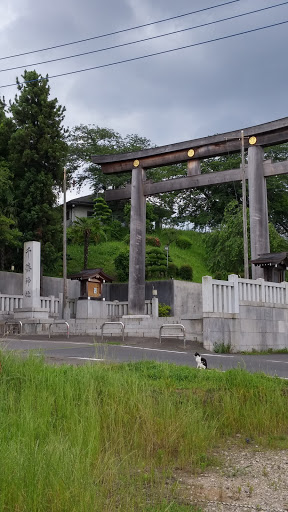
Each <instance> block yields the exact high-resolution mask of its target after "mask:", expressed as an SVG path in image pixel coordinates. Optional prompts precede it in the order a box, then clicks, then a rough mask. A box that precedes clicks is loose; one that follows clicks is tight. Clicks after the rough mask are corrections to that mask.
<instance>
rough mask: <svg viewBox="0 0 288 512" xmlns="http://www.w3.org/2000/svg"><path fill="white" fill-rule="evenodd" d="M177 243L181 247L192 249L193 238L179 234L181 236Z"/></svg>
mask: <svg viewBox="0 0 288 512" xmlns="http://www.w3.org/2000/svg"><path fill="white" fill-rule="evenodd" d="M176 245H177V247H179V248H180V249H190V247H191V246H192V242H191V240H189V238H186V237H185V236H179V238H177V239H176Z"/></svg>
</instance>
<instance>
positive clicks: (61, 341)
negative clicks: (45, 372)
mask: <svg viewBox="0 0 288 512" xmlns="http://www.w3.org/2000/svg"><path fill="white" fill-rule="evenodd" d="M6 341H26V342H29V343H30V342H31V343H43V342H44V343H67V344H70V345H86V346H89V347H90V346H91V347H94V345H95V344H94V343H87V342H86V343H85V341H65V340H59V341H55V340H51V339H49V338H47V339H45V340H24V339H22V338H21V339H20V338H19V339H17V338H6Z"/></svg>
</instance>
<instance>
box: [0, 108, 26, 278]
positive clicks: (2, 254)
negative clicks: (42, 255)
mask: <svg viewBox="0 0 288 512" xmlns="http://www.w3.org/2000/svg"><path fill="white" fill-rule="evenodd" d="M13 129H14V124H13V121H12V119H11V118H8V117H7V116H6V105H5V101H4V99H3V100H1V99H0V270H6V269H7V270H8V269H10V267H11V265H12V264H13V263H14V255H13V250H14V249H15V248H16V247H20V245H21V242H20V239H21V233H20V231H19V230H18V229H17V227H16V222H15V217H14V210H13V187H12V175H11V171H10V168H9V152H8V144H9V140H10V137H11V134H12V133H13Z"/></svg>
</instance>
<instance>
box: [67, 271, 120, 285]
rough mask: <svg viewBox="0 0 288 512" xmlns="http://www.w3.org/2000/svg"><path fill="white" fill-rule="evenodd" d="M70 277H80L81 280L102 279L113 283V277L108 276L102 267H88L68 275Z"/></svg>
mask: <svg viewBox="0 0 288 512" xmlns="http://www.w3.org/2000/svg"><path fill="white" fill-rule="evenodd" d="M68 278H69V279H78V280H79V281H87V280H88V279H93V278H95V279H101V280H102V281H107V282H109V283H112V281H113V278H112V277H111V276H108V275H107V274H105V272H103V270H102V268H87V269H86V270H80V272H77V273H75V274H70V275H69V276H68Z"/></svg>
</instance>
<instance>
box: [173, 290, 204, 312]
mask: <svg viewBox="0 0 288 512" xmlns="http://www.w3.org/2000/svg"><path fill="white" fill-rule="evenodd" d="M174 315H175V316H177V317H181V318H182V320H183V319H193V318H195V317H199V316H201V318H202V284H201V283H190V282H188V281H174Z"/></svg>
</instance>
